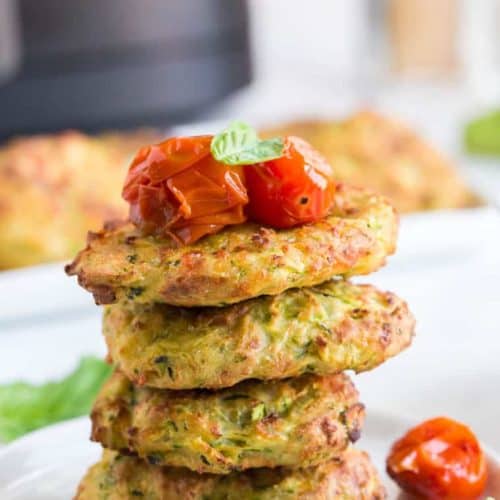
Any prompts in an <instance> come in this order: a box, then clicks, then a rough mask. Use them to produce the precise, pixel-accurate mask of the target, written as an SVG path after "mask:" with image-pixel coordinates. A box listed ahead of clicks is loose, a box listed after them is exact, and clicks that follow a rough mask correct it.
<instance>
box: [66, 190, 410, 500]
mask: <svg viewBox="0 0 500 500" xmlns="http://www.w3.org/2000/svg"><path fill="white" fill-rule="evenodd" d="M396 235H397V216H396V215H395V213H394V211H393V209H392V207H391V206H390V204H389V203H387V201H386V200H385V199H383V198H381V197H377V196H374V195H372V194H370V193H367V192H365V191H362V190H359V189H353V188H348V187H345V186H341V187H339V189H338V190H337V194H336V200H335V209H334V212H333V213H332V214H331V215H330V216H328V217H327V218H325V219H324V220H322V221H320V222H317V223H314V224H309V225H304V226H301V227H296V228H293V229H287V230H273V229H270V228H264V227H260V226H258V225H254V224H250V223H248V224H243V225H240V226H232V227H230V228H226V229H225V230H224V231H222V232H220V233H218V234H215V235H211V236H207V237H205V238H204V239H202V240H200V241H199V242H196V243H194V244H192V245H189V246H183V247H178V246H177V245H176V244H175V243H174V242H172V241H170V240H168V239H160V238H158V237H154V236H143V235H141V234H140V233H139V232H138V230H137V229H136V228H135V227H134V226H133V225H131V224H129V223H123V224H114V225H110V226H108V227H107V228H105V229H104V230H103V231H102V232H100V233H96V234H92V235H91V237H90V238H89V242H88V246H87V248H86V249H85V250H83V251H82V252H80V254H79V255H78V257H77V258H76V259H75V261H74V262H73V263H72V264H71V265H69V266H68V268H67V272H68V273H69V274H71V275H78V280H79V283H80V284H81V285H82V286H84V287H85V288H86V289H88V290H89V291H91V292H92V293H93V294H94V297H95V299H96V302H97V303H98V304H110V305H108V306H107V307H106V309H105V313H104V335H105V338H106V342H107V345H108V348H109V355H110V359H111V360H112V361H113V363H114V364H115V366H116V372H115V374H114V375H113V376H112V378H111V379H110V380H109V382H108V383H107V384H106V385H105V386H104V387H103V389H102V391H101V393H100V395H99V396H98V399H97V401H96V403H95V405H94V408H93V411H92V424H93V430H92V439H93V440H95V441H98V442H100V443H101V444H102V445H103V446H104V448H106V450H105V452H104V455H103V458H102V460H101V461H100V462H99V463H98V464H96V465H94V466H93V467H92V468H91V469H90V470H89V472H88V473H87V475H86V477H85V478H84V479H83V480H82V482H81V484H80V487H79V489H78V493H77V495H76V498H77V499H80V500H87V499H117V500H118V499H120V500H122V499H128V498H130V499H132V498H143V499H162V500H169V499H179V498H189V499H239V500H243V499H249V498H251V499H304V498H307V499H336V498H342V499H380V498H384V496H385V493H384V488H383V486H382V484H381V482H380V479H379V477H378V475H377V473H376V471H375V469H374V468H373V466H372V464H371V463H370V460H369V457H368V456H367V455H366V454H365V453H364V452H360V451H357V450H356V449H354V448H352V447H351V443H352V442H354V441H356V440H357V439H358V437H359V435H360V431H361V427H362V423H363V418H364V407H363V405H362V404H361V403H360V402H359V400H358V394H357V392H356V389H355V388H354V386H353V384H352V382H351V381H350V379H349V378H348V376H347V375H345V374H344V373H342V372H343V371H345V370H354V371H356V372H359V371H364V370H369V369H371V368H374V367H376V366H378V365H379V364H381V363H382V362H383V361H384V360H385V359H387V358H389V357H391V356H394V355H396V354H397V353H399V352H400V351H401V350H403V349H404V348H405V347H407V346H408V345H409V344H410V342H411V339H412V336H413V330H414V320H413V317H412V315H411V313H410V312H409V310H408V308H407V306H406V304H405V303H404V302H403V301H402V300H400V299H399V298H398V297H396V296H395V295H393V294H392V293H388V292H381V291H378V290H377V289H375V288H373V287H371V286H368V285H365V286H362V285H354V284H352V283H350V282H349V281H347V280H346V279H345V278H346V277H347V276H349V275H353V274H367V273H370V272H372V271H374V270H376V269H378V268H379V267H380V266H382V265H383V264H384V262H385V258H386V256H387V255H389V254H391V253H393V251H394V248H395V242H396Z"/></svg>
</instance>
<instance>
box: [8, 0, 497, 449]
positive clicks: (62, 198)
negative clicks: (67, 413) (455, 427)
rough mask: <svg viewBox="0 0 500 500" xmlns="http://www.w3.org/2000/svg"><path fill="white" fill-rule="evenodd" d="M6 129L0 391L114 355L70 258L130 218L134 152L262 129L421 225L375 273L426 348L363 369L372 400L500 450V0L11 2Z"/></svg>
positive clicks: (406, 226) (410, 227)
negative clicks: (314, 154)
mask: <svg viewBox="0 0 500 500" xmlns="http://www.w3.org/2000/svg"><path fill="white" fill-rule="evenodd" d="M0 116H1V120H0V141H1V144H0V270H1V271H0V298H1V300H0V383H4V382H5V383H7V382H12V381H14V380H19V379H22V380H28V381H30V382H43V381H46V380H48V379H50V378H53V377H59V376H62V375H64V374H65V373H67V372H68V371H69V370H70V369H71V368H72V367H74V366H75V364H76V363H77V361H78V359H79V358H80V357H81V356H82V355H84V354H88V353H90V354H97V355H100V356H102V355H103V354H104V346H103V344H102V340H101V338H100V334H99V329H100V326H99V323H100V312H99V311H98V310H97V308H95V307H94V306H93V305H92V304H91V299H90V298H89V297H88V296H87V294H86V293H85V292H83V291H81V290H79V289H78V287H77V286H76V284H75V283H74V282H72V280H70V279H68V278H67V277H65V276H64V274H63V271H62V264H63V262H64V261H67V260H68V259H70V258H71V257H72V256H73V255H74V254H75V253H76V251H78V250H79V249H80V248H81V247H82V246H83V245H84V241H85V235H86V232H87V230H88V229H97V228H99V227H100V225H101V224H102V221H103V220H104V219H108V218H116V217H124V216H126V206H125V204H124V202H123V201H122V200H121V198H120V191H121V186H122V182H123V178H124V176H125V173H126V170H127V166H128V164H129V162H130V160H131V158H132V156H133V154H134V153H135V152H136V151H137V149H138V148H139V147H140V146H141V145H143V144H147V143H149V142H154V141H159V140H161V138H163V137H166V136H167V135H169V134H174V133H180V132H184V133H198V132H205V133H206V132H210V131H212V130H217V129H220V127H221V124H222V125H225V124H226V123H227V122H228V121H230V120H233V119H243V120H247V121H249V122H250V123H251V124H253V125H254V126H256V127H258V128H259V129H260V130H261V133H262V134H264V135H266V134H269V135H272V134H275V133H278V132H280V133H294V134H297V135H302V136H304V137H305V138H306V139H307V140H309V141H310V142H311V143H313V145H315V146H316V147H317V148H318V149H319V150H320V151H321V152H322V153H323V154H324V155H325V156H327V157H328V159H329V160H330V161H331V163H332V165H333V168H334V169H335V171H336V172H337V175H338V176H339V178H340V179H341V180H343V181H345V182H350V183H353V184H358V185H362V186H367V187H370V188H372V189H376V190H378V191H381V192H383V193H384V194H386V195H387V196H389V197H390V198H391V199H392V200H393V202H394V203H395V205H396V206H397V207H398V209H399V210H400V211H401V212H402V214H404V215H403V216H402V222H401V242H400V248H399V253H398V255H397V256H396V257H394V258H393V259H392V260H391V261H390V265H389V266H388V268H387V269H384V270H382V271H381V272H380V273H377V274H376V275H375V276H374V278H373V279H372V278H371V277H370V280H369V281H370V282H372V281H373V282H375V283H376V284H378V285H380V286H381V287H385V288H389V289H394V290H396V291H397V292H398V293H399V294H401V296H403V297H405V298H407V299H408V302H409V304H410V306H411V307H412V308H413V310H414V312H415V314H416V316H417V318H418V319H419V329H418V337H417V340H416V341H415V346H414V347H413V348H412V349H410V350H409V351H408V352H407V353H405V354H404V355H403V356H401V357H400V358H398V359H396V360H393V361H391V362H390V363H387V366H384V367H382V368H381V369H379V370H377V372H376V373H374V374H369V375H368V376H367V377H366V380H365V378H364V376H361V377H360V378H361V380H360V387H361V389H362V392H363V398H364V400H365V402H366V403H367V404H368V406H371V407H374V408H381V409H383V410H384V411H390V412H393V413H398V414H407V415H411V416H412V417H416V418H420V417H422V418H426V417H428V416H430V415H433V414H436V413H441V412H442V413H448V414H451V415H452V416H455V417H456V418H459V419H462V420H464V421H466V422H470V423H471V424H473V425H474V426H475V427H476V429H477V430H478V433H479V435H480V436H481V437H482V438H483V439H485V440H487V441H489V442H492V443H493V444H494V445H495V446H497V447H499V448H500V432H499V431H498V425H497V420H498V415H499V408H498V402H497V401H495V398H491V395H489V394H488V393H489V391H490V390H491V387H493V385H492V384H494V383H495V381H496V382H500V371H499V368H498V362H497V358H498V356H497V353H498V352H499V350H498V349H499V348H500V345H499V344H498V333H500V332H499V331H498V329H499V326H498V321H497V319H496V318H497V317H498V310H500V294H499V293H498V279H500V269H499V256H500V243H499V242H500V224H499V218H498V206H499V205H500V0H307V1H306V0H272V1H264V0H249V1H244V0H204V1H203V2H200V1H199V0H183V1H182V2H180V1H173V0H172V1H166V0H142V1H141V2H138V1H133V0H106V1H102V0H72V1H71V2H69V1H67V0H44V1H40V0H0ZM48 262H52V264H48V265H47V263H48ZM18 268H22V269H18ZM55 346H56V348H55ZM490 346H491V348H490ZM388 380H390V384H388V382H387V381H388ZM485 380H487V381H488V384H486V383H484V381H485ZM388 385H390V388H389V389H390V390H389V389H388ZM408 387H411V388H412V389H411V390H408ZM472 397H474V398H475V400H476V401H481V404H480V405H471V404H470V401H471V398H472Z"/></svg>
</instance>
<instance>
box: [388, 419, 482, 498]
mask: <svg viewBox="0 0 500 500" xmlns="http://www.w3.org/2000/svg"><path fill="white" fill-rule="evenodd" d="M387 472H388V474H389V475H390V476H391V477H392V478H393V479H394V480H395V481H396V482H397V483H398V485H399V486H400V487H401V488H402V489H403V490H405V491H407V492H409V493H412V494H415V495H418V496H420V497H422V498H426V499H432V500H438V499H439V500H470V499H476V498H479V497H480V495H481V494H482V492H483V491H484V489H485V486H486V480H487V464H486V458H485V455H484V453H483V451H482V450H481V447H480V445H479V443H478V441H477V439H476V437H475V435H474V434H473V433H472V431H471V430H470V429H469V428H468V427H466V426H465V425H463V424H461V423H459V422H456V421H454V420H451V419H449V418H445V417H438V418H434V419H432V420H428V421H426V422H423V423H422V424H420V425H418V426H417V427H415V428H413V429H411V430H410V431H409V432H408V433H407V434H406V435H405V436H403V437H402V438H401V439H400V440H398V441H397V442H396V443H394V445H393V447H392V449H391V451H390V454H389V456H388V458H387Z"/></svg>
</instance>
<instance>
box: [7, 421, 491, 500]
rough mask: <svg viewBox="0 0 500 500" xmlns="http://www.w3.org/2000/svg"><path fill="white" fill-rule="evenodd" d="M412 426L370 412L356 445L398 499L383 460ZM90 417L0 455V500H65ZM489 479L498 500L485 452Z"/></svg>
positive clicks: (82, 460)
mask: <svg viewBox="0 0 500 500" xmlns="http://www.w3.org/2000/svg"><path fill="white" fill-rule="evenodd" d="M410 426H411V423H410V422H408V421H407V420H406V419H402V418H397V417H393V416H387V415H383V414H377V413H373V412H372V414H371V415H370V414H369V417H368V419H367V422H366V426H365V430H364V432H363V437H362V439H361V442H360V444H359V447H360V448H362V449H364V450H366V451H368V452H369V453H370V454H371V456H372V458H373V461H374V463H375V464H376V466H377V468H378V470H379V472H380V473H381V474H383V478H384V482H385V484H386V486H387V489H388V491H389V498H390V499H396V498H398V497H399V496H400V492H399V490H398V488H396V486H395V485H394V483H392V481H391V480H390V479H389V478H388V477H387V476H386V474H385V472H384V470H385V469H384V461H385V457H386V455H387V452H388V450H389V447H390V446H391V444H392V443H393V442H394V440H395V439H397V438H399V437H400V436H401V435H402V434H404V432H405V431H406V430H407V429H408V428H409V427H410ZM89 434H90V423H89V420H88V418H86V417H84V418H79V419H75V420H71V421H69V422H65V423H63V424H58V425H54V426H51V427H47V428H46V429H43V430H41V431H38V432H34V433H32V434H30V435H28V436H26V437H24V438H22V439H19V440H18V441H16V442H15V443H13V444H11V445H10V446H7V447H5V448H4V449H3V450H2V451H1V452H0V498H1V499H2V500H59V499H60V500H68V499H70V498H72V495H73V494H74V493H75V490H76V487H77V485H78V483H79V481H80V479H81V477H82V476H83V474H84V473H85V471H86V469H87V467H89V465H91V464H92V463H94V462H96V461H97V460H98V459H99V456H100V447H99V446H98V445H96V444H93V443H90V442H89V439H88V436H89ZM488 456H489V462H490V471H495V472H494V474H495V476H493V474H490V475H491V476H492V477H491V480H490V485H489V489H488V491H487V494H488V495H495V496H496V498H500V475H499V472H498V470H499V469H498V468H499V465H500V459H499V458H498V456H497V455H496V454H494V453H493V452H491V451H488Z"/></svg>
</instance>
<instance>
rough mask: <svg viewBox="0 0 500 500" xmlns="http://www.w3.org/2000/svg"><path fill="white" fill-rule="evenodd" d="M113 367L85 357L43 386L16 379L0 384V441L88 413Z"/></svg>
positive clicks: (9, 439) (6, 440)
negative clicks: (69, 370)
mask: <svg viewBox="0 0 500 500" xmlns="http://www.w3.org/2000/svg"><path fill="white" fill-rule="evenodd" d="M112 371H113V368H112V367H111V366H109V365H108V364H106V363H105V362H104V361H101V360H100V359H97V358H93V357H85V358H83V359H82V360H81V361H80V364H79V365H78V367H77V368H76V369H75V371H74V372H73V373H70V374H69V375H67V376H66V377H64V378H63V379H61V380H57V381H54V382H48V383H46V384H42V385H33V384H27V383H24V382H15V383H12V384H7V385H1V386H0V441H5V442H8V441H11V440H13V439H15V438H18V437H19V436H22V435H23V434H26V433H27V432H31V431H33V430H35V429H39V428H40V427H44V426H46V425H49V424H53V423H55V422H60V421H62V420H67V419H69V418H74V417H79V416H81V415H87V414H88V413H89V411H90V408H91V406H92V403H93V401H94V399H95V397H96V395H97V393H98V392H99V389H100V388H101V386H102V384H103V383H104V381H105V380H106V379H107V378H108V377H109V376H110V375H111V372H112Z"/></svg>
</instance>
